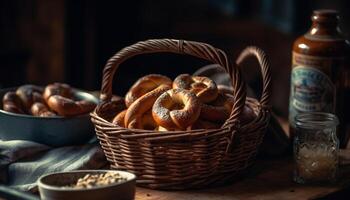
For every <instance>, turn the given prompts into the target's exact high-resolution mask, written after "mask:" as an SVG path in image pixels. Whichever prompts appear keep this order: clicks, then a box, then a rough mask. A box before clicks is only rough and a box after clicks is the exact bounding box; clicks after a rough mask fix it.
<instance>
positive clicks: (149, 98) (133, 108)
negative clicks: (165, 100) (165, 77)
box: [124, 85, 171, 128]
mask: <svg viewBox="0 0 350 200" xmlns="http://www.w3.org/2000/svg"><path fill="white" fill-rule="evenodd" d="M169 89H171V87H170V86H168V85H160V86H158V87H157V88H156V89H154V90H152V91H151V92H148V93H146V94H144V95H143V96H142V97H140V98H138V99H137V100H136V101H134V102H133V103H132V104H131V105H130V107H129V108H128V110H127V112H126V114H125V119H124V124H125V127H127V128H131V127H136V126H137V125H134V124H137V123H139V122H138V121H139V120H141V121H142V117H143V115H144V114H145V113H146V112H148V111H149V110H151V109H152V106H153V104H154V102H155V101H156V100H157V98H158V97H159V96H160V95H161V94H163V93H164V92H166V91H167V90H169Z"/></svg>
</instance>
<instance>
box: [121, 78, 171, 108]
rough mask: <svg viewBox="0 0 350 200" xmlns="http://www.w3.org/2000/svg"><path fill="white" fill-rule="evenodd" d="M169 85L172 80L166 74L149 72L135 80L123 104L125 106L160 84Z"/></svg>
mask: <svg viewBox="0 0 350 200" xmlns="http://www.w3.org/2000/svg"><path fill="white" fill-rule="evenodd" d="M163 84H164V85H167V86H169V87H171V84H172V81H171V79H169V78H168V77H166V76H163V75H160V74H150V75H147V76H144V77H142V78H140V79H139V80H137V82H136V83H134V85H133V86H131V88H130V89H129V91H128V92H127V93H126V96H125V104H126V106H127V107H130V105H131V104H132V103H133V102H134V101H136V100H137V99H138V98H139V97H141V96H142V95H144V94H146V93H148V92H150V91H152V90H154V89H156V88H157V87H159V86H160V85H163Z"/></svg>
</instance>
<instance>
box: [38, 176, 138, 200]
mask: <svg viewBox="0 0 350 200" xmlns="http://www.w3.org/2000/svg"><path fill="white" fill-rule="evenodd" d="M135 181H136V176H135V175H134V174H132V173H129V172H125V171H119V170H78V171H71V172H58V173H52V174H48V175H44V176H42V177H40V178H39V180H38V186H39V191H40V197H41V198H42V199H47V200H56V199H84V200H89V199H99V200H105V199H106V200H107V199H115V198H116V197H118V198H117V199H121V200H131V199H134V196H135Z"/></svg>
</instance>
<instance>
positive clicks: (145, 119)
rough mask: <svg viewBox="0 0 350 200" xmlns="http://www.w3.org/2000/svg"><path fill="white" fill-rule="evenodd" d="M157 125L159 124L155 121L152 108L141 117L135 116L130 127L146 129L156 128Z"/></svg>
mask: <svg viewBox="0 0 350 200" xmlns="http://www.w3.org/2000/svg"><path fill="white" fill-rule="evenodd" d="M157 127H158V124H157V123H156V122H155V121H154V119H153V116H152V111H151V110H149V111H147V112H146V113H144V114H143V115H142V116H141V117H138V118H135V120H133V121H131V122H130V123H129V125H128V128H133V129H144V130H155V129H157Z"/></svg>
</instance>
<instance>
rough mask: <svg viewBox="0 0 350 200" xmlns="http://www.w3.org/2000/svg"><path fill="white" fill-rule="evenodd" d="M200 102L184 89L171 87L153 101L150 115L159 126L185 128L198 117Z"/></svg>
mask: <svg viewBox="0 0 350 200" xmlns="http://www.w3.org/2000/svg"><path fill="white" fill-rule="evenodd" d="M200 111H201V103H200V101H199V99H198V98H197V97H196V95H195V94H194V93H192V92H190V91H188V90H184V89H171V90H168V91H167V92H165V93H163V94H162V95H161V96H160V97H159V98H158V99H157V100H156V101H155V103H154V105H153V108H152V115H153V118H154V120H155V121H156V122H157V124H159V126H161V127H164V128H166V129H177V128H178V129H181V130H185V129H186V128H187V127H188V126H190V125H191V124H193V123H194V122H195V121H196V120H197V119H198V117H199V114H200Z"/></svg>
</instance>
